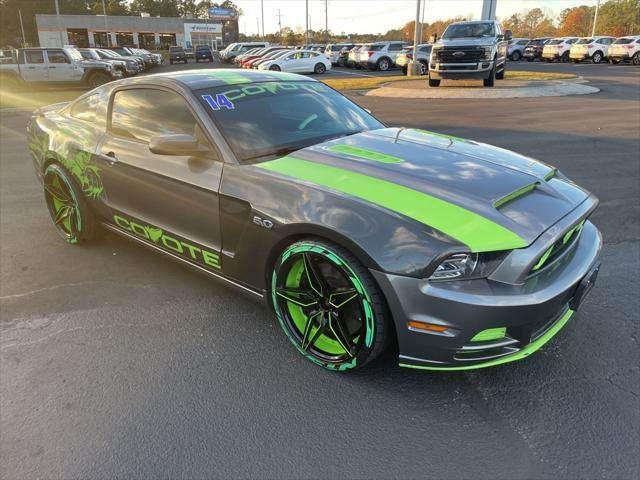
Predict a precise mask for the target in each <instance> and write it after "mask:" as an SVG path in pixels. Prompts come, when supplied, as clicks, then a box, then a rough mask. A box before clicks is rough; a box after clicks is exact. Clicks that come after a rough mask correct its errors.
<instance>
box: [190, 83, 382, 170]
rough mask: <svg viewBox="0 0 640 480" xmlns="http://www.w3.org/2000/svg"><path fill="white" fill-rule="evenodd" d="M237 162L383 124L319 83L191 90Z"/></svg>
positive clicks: (280, 152)
mask: <svg viewBox="0 0 640 480" xmlns="http://www.w3.org/2000/svg"><path fill="white" fill-rule="evenodd" d="M194 93H195V95H196V96H197V97H198V100H200V102H201V103H202V104H203V106H204V107H205V108H206V110H207V112H208V113H209V115H210V116H211V118H212V119H213V121H214V122H215V123H216V125H217V126H218V128H219V129H220V130H221V132H222V134H223V135H224V137H225V138H226V140H227V141H228V142H229V145H230V146H231V149H232V150H233V151H234V153H235V155H236V157H238V159H240V160H242V161H259V160H261V159H265V160H266V159H268V158H267V157H273V156H284V155H286V154H287V153H289V152H292V151H295V150H298V149H300V148H305V147H308V146H310V145H314V144H316V143H319V142H323V141H325V140H328V139H330V138H337V137H341V136H345V135H350V134H353V133H359V132H362V131H365V130H373V129H378V128H383V125H382V124H381V123H380V122H378V121H377V120H376V119H375V118H373V117H372V116H371V115H369V114H368V113H367V112H366V111H365V110H363V109H362V108H360V107H359V106H358V105H356V104H355V103H353V102H351V101H350V100H348V99H347V98H345V97H343V96H342V95H340V94H339V93H338V92H336V91H335V90H333V89H331V88H329V87H328V86H326V85H324V84H323V83H320V82H306V81H302V82H263V83H255V84H252V85H246V86H221V87H215V88H207V89H202V90H197V91H195V92H194Z"/></svg>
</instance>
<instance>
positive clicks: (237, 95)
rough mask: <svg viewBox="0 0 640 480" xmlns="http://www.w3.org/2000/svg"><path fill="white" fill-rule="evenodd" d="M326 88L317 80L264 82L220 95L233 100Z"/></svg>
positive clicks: (324, 89) (318, 90)
mask: <svg viewBox="0 0 640 480" xmlns="http://www.w3.org/2000/svg"><path fill="white" fill-rule="evenodd" d="M326 88H327V87H325V86H324V85H323V84H321V83H319V82H318V83H315V82H300V83H294V82H282V83H276V82H274V83H270V82H265V83H257V84H254V85H249V86H246V87H241V88H233V89H231V90H226V91H224V92H222V95H224V96H225V97H226V98H227V99H229V100H231V101H233V100H239V99H241V98H244V97H250V96H253V95H263V94H271V95H278V94H279V93H280V92H282V91H283V90H307V91H309V92H312V93H318V92H325V91H326ZM204 97H205V95H203V96H202V98H204ZM205 100H206V99H205Z"/></svg>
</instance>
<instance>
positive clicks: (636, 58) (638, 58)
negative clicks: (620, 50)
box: [631, 52, 640, 65]
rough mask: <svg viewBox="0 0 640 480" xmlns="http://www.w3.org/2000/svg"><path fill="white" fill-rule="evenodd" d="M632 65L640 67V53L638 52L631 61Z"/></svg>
mask: <svg viewBox="0 0 640 480" xmlns="http://www.w3.org/2000/svg"><path fill="white" fill-rule="evenodd" d="M631 63H632V64H634V65H640V52H636V54H635V55H634V56H633V58H632V59H631Z"/></svg>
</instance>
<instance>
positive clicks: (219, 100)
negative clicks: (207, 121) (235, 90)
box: [202, 93, 236, 111]
mask: <svg viewBox="0 0 640 480" xmlns="http://www.w3.org/2000/svg"><path fill="white" fill-rule="evenodd" d="M202 99H203V100H204V101H205V102H207V104H208V105H209V106H210V107H211V110H216V111H217V110H220V108H226V109H227V110H235V108H236V107H235V105H234V104H233V102H232V101H231V100H229V98H228V97H227V96H226V95H225V94H224V93H218V94H217V95H216V98H215V100H214V98H213V96H211V95H202Z"/></svg>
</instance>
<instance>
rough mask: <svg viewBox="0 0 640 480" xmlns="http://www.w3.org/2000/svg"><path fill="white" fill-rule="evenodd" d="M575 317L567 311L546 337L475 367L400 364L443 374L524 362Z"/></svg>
mask: <svg viewBox="0 0 640 480" xmlns="http://www.w3.org/2000/svg"><path fill="white" fill-rule="evenodd" d="M571 315H573V310H567V312H566V313H565V314H564V315H563V316H562V318H561V319H560V320H558V321H557V322H556V324H555V325H554V326H553V327H551V328H550V329H549V330H548V331H547V332H546V333H545V334H544V335H542V336H541V337H540V338H539V339H537V340H536V341H535V342H531V343H530V344H529V345H527V346H526V347H524V348H523V349H522V350H520V351H519V352H516V353H513V354H511V355H506V356H504V357H500V358H496V359H495V360H490V361H488V362H485V363H477V364H475V365H464V366H460V367H427V366H424V365H409V364H406V363H400V366H401V367H407V368H417V369H419V370H438V371H443V372H455V371H459V370H475V369H476V368H487V367H495V366H496V365H502V364H503V363H510V362H515V361H516V360H522V359H523V358H525V357H528V356H529V355H531V354H532V353H534V352H536V351H537V350H538V349H540V348H541V347H542V346H543V345H544V344H545V343H547V342H548V341H549V340H551V339H552V338H553V337H554V336H555V334H556V333H558V332H559V331H560V329H561V328H562V327H564V325H565V324H566V323H567V322H568V321H569V319H570V318H571Z"/></svg>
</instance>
